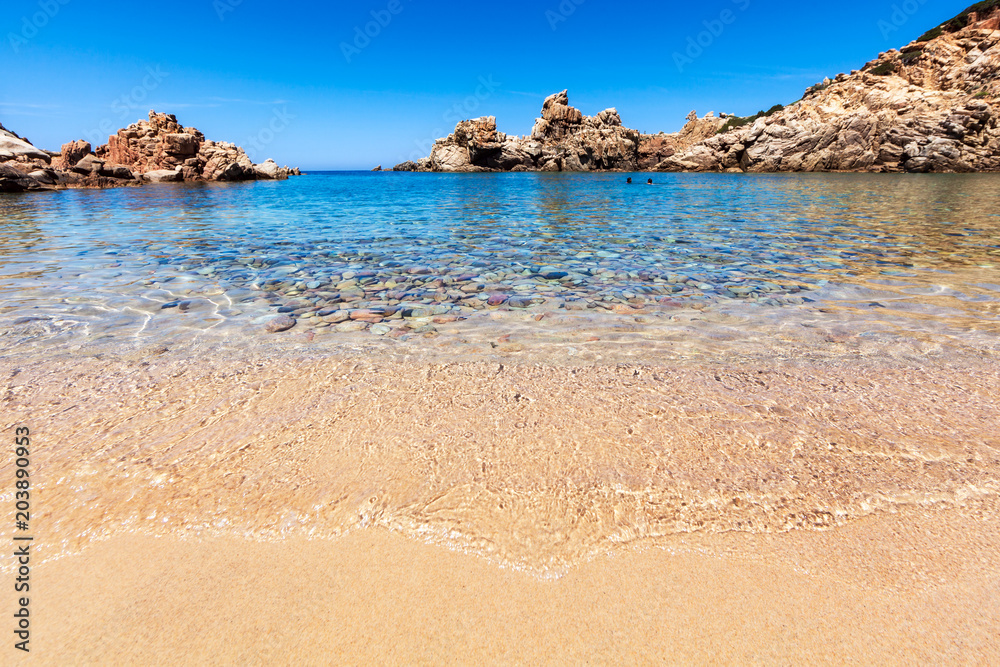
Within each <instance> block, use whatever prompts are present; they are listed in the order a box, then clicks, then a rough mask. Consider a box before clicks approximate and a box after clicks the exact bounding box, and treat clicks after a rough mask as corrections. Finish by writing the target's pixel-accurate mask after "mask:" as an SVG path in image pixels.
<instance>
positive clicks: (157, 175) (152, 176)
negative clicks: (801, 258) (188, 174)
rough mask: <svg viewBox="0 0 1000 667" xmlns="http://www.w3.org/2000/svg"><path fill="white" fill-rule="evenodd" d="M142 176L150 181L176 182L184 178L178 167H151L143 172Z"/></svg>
mask: <svg viewBox="0 0 1000 667" xmlns="http://www.w3.org/2000/svg"><path fill="white" fill-rule="evenodd" d="M142 176H143V178H144V179H146V180H147V181H149V182H150V183H178V182H180V181H182V180H184V176H183V174H182V173H181V170H180V169H153V170H152V171H147V172H143V174H142Z"/></svg>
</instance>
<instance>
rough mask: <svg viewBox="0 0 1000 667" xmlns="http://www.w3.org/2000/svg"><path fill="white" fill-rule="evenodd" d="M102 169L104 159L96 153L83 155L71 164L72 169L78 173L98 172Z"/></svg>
mask: <svg viewBox="0 0 1000 667" xmlns="http://www.w3.org/2000/svg"><path fill="white" fill-rule="evenodd" d="M102 169H104V160H102V159H100V158H98V157H97V156H96V155H93V154H90V155H84V156H83V157H82V158H81V159H80V160H78V161H77V162H76V164H75V165H73V167H72V170H73V171H75V172H76V173H78V174H99V173H100V172H101V170H102Z"/></svg>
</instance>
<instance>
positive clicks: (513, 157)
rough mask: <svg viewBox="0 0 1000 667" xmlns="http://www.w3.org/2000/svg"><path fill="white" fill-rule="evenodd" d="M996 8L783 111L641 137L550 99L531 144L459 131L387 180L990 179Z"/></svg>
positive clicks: (996, 119) (996, 88)
mask: <svg viewBox="0 0 1000 667" xmlns="http://www.w3.org/2000/svg"><path fill="white" fill-rule="evenodd" d="M998 73H1000V2H998V1H997V0H986V1H985V2H981V3H979V4H978V5H974V6H973V7H970V8H969V9H967V10H965V11H964V12H962V13H961V14H959V15H958V16H957V17H955V18H954V19H952V20H950V21H948V22H946V23H944V24H942V25H941V26H938V27H937V28H935V29H933V30H931V31H929V32H928V33H927V34H925V35H924V36H923V37H921V38H920V39H919V40H917V41H915V42H912V43H910V44H908V45H907V46H905V47H903V48H902V49H898V50H897V49H893V50H890V51H888V52H886V53H883V54H880V55H879V57H878V58H876V59H875V60H872V61H871V62H869V63H867V64H865V65H864V67H863V68H861V69H860V70H856V71H854V72H851V73H850V74H839V75H838V76H837V77H836V78H834V79H832V80H831V79H826V80H824V81H823V82H822V83H819V84H817V85H815V86H813V87H812V88H810V89H809V90H807V91H806V92H805V94H804V95H803V98H802V99H801V100H799V101H798V102H795V103H794V104H792V105H789V106H788V107H781V106H780V105H777V106H775V107H773V108H772V109H771V110H770V111H768V112H766V113H765V112H761V113H760V114H758V115H757V116H755V117H753V118H738V117H731V116H727V115H726V114H721V115H720V116H718V117H716V116H715V115H714V114H713V113H709V114H707V115H706V116H704V117H702V118H699V117H698V115H697V114H696V113H695V112H691V114H689V115H688V117H687V124H686V125H685V126H684V128H683V129H682V130H681V131H680V132H676V133H672V134H664V133H660V134H653V135H647V134H640V133H639V132H638V131H636V130H630V129H628V128H625V127H624V126H623V125H622V121H621V118H620V117H619V115H618V113H617V111H615V110H614V109H607V110H605V111H602V112H601V113H599V114H597V115H596V116H593V117H589V116H584V115H583V114H582V113H581V112H580V111H579V110H578V109H575V108H573V107H571V106H570V105H569V99H568V96H567V93H566V91H563V92H561V93H557V94H555V95H552V96H550V97H548V98H547V99H546V100H545V103H544V105H543V107H542V115H541V118H539V119H538V120H537V121H536V122H535V126H534V128H533V130H532V132H531V135H530V136H527V137H513V136H507V135H505V134H503V133H501V132H498V131H497V127H496V119H495V118H493V117H483V118H478V119H475V120H466V121H462V122H460V123H458V125H457V126H456V128H455V131H454V132H453V133H452V134H451V135H449V136H447V137H445V138H444V139H439V140H438V141H437V142H436V143H435V144H434V147H433V148H432V150H431V154H430V156H429V157H427V158H423V159H421V160H419V161H418V162H415V163H414V162H404V163H402V164H399V165H396V167H395V168H394V170H396V171H528V170H530V171H591V170H628V171H632V170H648V171H741V172H742V171H751V172H775V171H874V172H903V171H906V172H928V171H934V172H968V171H1000V80H998Z"/></svg>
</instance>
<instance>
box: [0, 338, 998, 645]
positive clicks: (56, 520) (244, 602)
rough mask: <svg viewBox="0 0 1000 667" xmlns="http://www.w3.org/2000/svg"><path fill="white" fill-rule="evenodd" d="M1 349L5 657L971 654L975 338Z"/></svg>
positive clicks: (981, 600)
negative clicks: (427, 357) (584, 346)
mask: <svg viewBox="0 0 1000 667" xmlns="http://www.w3.org/2000/svg"><path fill="white" fill-rule="evenodd" d="M6 361H7V362H8V363H7V364H6V365H5V371H6V373H5V377H4V378H3V381H4V385H3V386H2V387H0V391H2V392H3V394H2V396H3V401H4V412H3V414H4V419H3V422H4V424H3V426H4V429H5V431H4V432H10V433H11V434H12V433H13V427H14V425H22V424H26V425H29V426H30V427H31V429H32V437H33V459H32V464H33V466H34V479H35V484H36V489H37V493H36V496H35V503H36V505H35V508H36V514H35V517H34V525H33V530H34V531H35V532H36V544H35V547H34V548H35V550H36V551H35V557H36V561H35V562H34V565H35V569H34V571H33V576H34V577H35V582H34V584H33V586H34V587H35V588H34V589H33V590H34V592H33V598H32V613H33V628H34V632H35V633H34V635H33V637H32V648H33V653H32V659H33V660H34V661H39V662H42V663H44V664H71V663H85V662H90V663H105V664H107V663H136V664H149V663H159V664H163V663H170V664H178V663H257V662H292V661H298V662H305V663H307V664H316V663H320V664H322V663H332V662H348V663H362V662H371V661H373V660H374V661H378V662H388V663H413V662H415V663H438V662H464V663H469V662H483V661H487V662H514V663H518V662H521V663H535V662H572V663H579V662H598V663H605V662H615V661H625V662H633V663H634V662H640V663H648V662H664V661H666V662H699V663H713V662H718V663H733V662H737V663H767V664H774V663H780V664H788V663H803V662H805V663H827V664H830V663H837V664H839V663H843V662H857V663H879V664H883V663H892V664H913V663H928V662H933V663H941V662H946V663H973V664H989V663H996V662H997V661H998V660H1000V639H998V637H1000V612H998V611H997V610H998V609H1000V540H998V538H1000V520H998V519H997V513H996V510H997V507H998V501H997V492H998V490H1000V436H998V435H997V432H996V431H997V429H996V424H998V423H1000V404H998V401H997V396H1000V369H998V367H997V366H996V364H995V363H993V362H992V360H989V359H985V360H984V359H964V360H960V361H959V360H954V359H952V360H948V361H945V360H943V359H937V360H934V359H928V360H925V361H923V362H921V363H914V362H913V361H912V360H910V361H885V360H882V361H874V360H862V359H849V360H840V361H836V360H834V361H831V360H827V361H818V362H809V363H807V362H802V363H791V362H781V363H778V362H775V363H772V364H767V363H762V362H760V361H756V362H753V363H745V364H715V365H708V364H686V365H685V364H673V365H670V366H656V365H615V366H591V367H558V366H541V365H533V364H523V363H517V362H516V361H515V360H510V359H508V360H501V361H489V362H485V361H484V362H479V363H437V362H433V363H432V362H420V361H400V360H391V359H388V358H386V359H372V358H356V357H355V358H351V357H331V356H329V355H315V356H304V355H298V356H296V355H275V354H263V353H261V354H252V353H242V354H234V353H230V352H226V351H224V350H223V351H220V350H215V351H212V350H201V351H195V350H183V351H173V350H172V351H170V352H163V350H161V349H149V350H144V351H141V352H139V353H134V354H131V355H129V356H127V357H123V358H117V357H109V356H106V357H87V356H80V355H73V354H68V353H67V354H53V355H51V356H50V357H49V358H47V359H44V360H38V359H37V358H34V357H32V358H29V357H24V358H18V357H16V356H9V357H8V358H7V359H6ZM11 468H12V466H11V464H10V462H9V461H5V462H4V466H3V468H2V469H0V475H2V476H3V478H4V479H11V478H12V472H11ZM3 491H4V495H3V503H4V510H5V511H6V510H7V509H8V508H10V507H11V505H12V503H11V502H10V500H11V498H10V497H9V496H10V494H9V493H8V492H7V489H6V488H5V489H4V490H3ZM6 520H7V521H8V522H9V521H11V520H12V517H7V519H6ZM0 566H2V567H3V570H2V572H0V576H3V577H10V576H12V575H11V574H10V570H11V565H10V560H9V559H5V560H4V561H3V562H2V563H0ZM12 598H13V596H12V595H8V596H5V598H4V599H3V600H2V604H3V605H5V606H4V609H7V608H9V605H12V604H13V599H12ZM6 617H8V618H9V617H10V615H9V614H6ZM12 653H14V652H13V651H12V650H8V649H4V655H5V656H8V655H11V654H12ZM16 657H18V656H15V658H16ZM5 660H6V658H5Z"/></svg>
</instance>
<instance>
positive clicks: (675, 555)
mask: <svg viewBox="0 0 1000 667" xmlns="http://www.w3.org/2000/svg"><path fill="white" fill-rule="evenodd" d="M997 509H998V507H997V504H996V503H993V502H991V503H988V504H978V503H977V504H975V506H973V507H969V508H965V509H962V510H958V509H955V510H944V511H930V512H928V511H921V510H916V509H914V510H908V511H904V512H901V513H898V514H884V515H879V516H877V517H870V518H867V519H862V520H860V521H858V522H856V523H853V524H851V525H849V526H846V527H841V528H837V529H834V530H830V531H823V532H816V531H796V532H791V533H784V534H779V535H772V534H763V535H752V534H747V533H728V534H722V535H683V536H677V537H675V538H673V539H669V540H666V541H665V542H663V543H662V544H660V545H658V546H652V545H649V546H645V547H644V546H635V547H632V548H629V549H627V550H624V551H622V552H619V553H617V554H614V555H610V556H604V557H600V558H597V559H595V560H593V561H591V562H588V563H585V564H582V565H581V566H579V567H577V568H575V569H573V570H572V571H570V572H569V573H568V574H566V575H565V576H564V577H562V578H560V579H557V580H540V579H538V578H536V577H532V576H530V575H528V574H525V573H522V572H515V571H511V570H505V569H500V568H496V567H494V566H493V565H491V564H490V563H488V562H486V561H484V560H483V559H481V558H478V557H475V556H472V555H467V554H462V553H457V552H454V551H449V550H446V549H443V548H441V547H437V546H430V545H425V544H421V543H419V542H416V541H413V540H411V539H407V538H404V537H402V536H399V535H396V534H392V533H389V532H386V531H383V530H363V531H357V532H353V533H351V534H349V535H347V536H345V537H342V538H339V539H333V540H313V541H308V540H304V539H302V538H289V539H286V540H281V541H276V542H267V543H259V542H254V541H246V540H241V539H237V538H212V539H208V540H202V539H191V540H184V539H179V538H151V537H119V538H114V539H112V540H109V541H107V542H103V543H100V544H95V545H92V546H91V547H89V548H88V549H87V550H86V551H85V552H84V553H83V554H81V555H79V556H74V557H71V558H65V559H61V560H57V561H54V562H51V563H48V564H46V565H43V566H42V567H39V568H38V570H37V581H38V586H39V589H40V590H39V593H38V594H37V596H36V597H35V609H36V618H35V623H36V626H37V628H38V630H37V635H36V640H35V641H36V644H35V653H34V654H33V656H32V658H33V660H34V661H35V662H36V663H40V664H53V665H54V664H80V663H85V662H89V663H105V664H107V663H109V662H116V663H118V664H126V663H127V664H199V663H201V664H204V663H213V664H268V663H270V664H274V663H278V664H282V663H284V664H288V663H293V662H296V663H300V664H303V663H304V664H340V663H348V664H371V663H372V662H375V663H379V664H386V663H388V664H398V663H407V664H441V663H450V664H456V663H458V664H482V663H514V664H537V663H562V664H567V663H569V664H581V663H606V664H608V663H621V662H624V663H628V664H637V663H645V664H654V663H655V664H662V663H664V662H667V663H674V664H681V663H684V664H691V663H699V664H845V663H859V664H901V665H902V664H995V663H996V662H997V661H998V660H1000V639H998V630H1000V550H998V545H1000V525H998V522H997V520H996V511H997Z"/></svg>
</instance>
